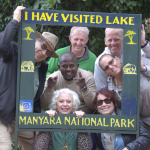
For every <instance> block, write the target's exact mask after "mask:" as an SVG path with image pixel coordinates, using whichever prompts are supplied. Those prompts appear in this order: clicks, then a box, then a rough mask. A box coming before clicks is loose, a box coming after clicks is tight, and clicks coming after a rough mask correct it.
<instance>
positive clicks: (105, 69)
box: [103, 58, 114, 72]
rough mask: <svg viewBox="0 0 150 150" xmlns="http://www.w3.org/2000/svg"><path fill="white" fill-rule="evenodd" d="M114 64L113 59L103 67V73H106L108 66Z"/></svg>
mask: <svg viewBox="0 0 150 150" xmlns="http://www.w3.org/2000/svg"><path fill="white" fill-rule="evenodd" d="M113 64H114V58H112V59H111V60H110V61H109V62H108V65H106V66H105V67H104V69H103V70H104V72H107V71H108V69H109V65H113Z"/></svg>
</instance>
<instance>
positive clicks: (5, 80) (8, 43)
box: [0, 6, 58, 150]
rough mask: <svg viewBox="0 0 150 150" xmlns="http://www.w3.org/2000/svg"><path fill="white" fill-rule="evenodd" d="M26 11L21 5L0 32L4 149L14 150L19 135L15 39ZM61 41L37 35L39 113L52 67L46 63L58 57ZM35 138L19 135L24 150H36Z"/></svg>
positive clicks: (1, 142)
mask: <svg viewBox="0 0 150 150" xmlns="http://www.w3.org/2000/svg"><path fill="white" fill-rule="evenodd" d="M24 9H25V7H23V6H18V7H17V8H16V10H15V11H14V16H13V20H11V21H10V22H9V23H8V25H7V26H6V28H5V29H4V31H3V32H0V79H1V80H0V150H11V149H12V147H11V144H12V141H11V136H12V137H14V135H15V111H16V110H15V109H16V108H15V107H16V85H17V84H16V82H17V59H18V58H17V56H18V47H17V44H16V43H15V42H14V41H12V39H13V37H14V35H15V33H16V31H17V30H18V28H19V22H20V21H21V11H22V10H24ZM57 42H58V37H57V36H55V35H54V34H52V33H49V32H44V33H43V34H40V33H39V32H36V39H35V66H34V68H35V70H34V112H36V113H39V112H40V111H41V106H40V95H41V94H42V92H43V88H44V82H45V77H46V72H47V67H48V66H47V64H45V63H43V62H42V61H43V60H44V59H45V58H47V57H54V58H57V57H58V56H57V54H56V53H55V52H54V48H55V46H56V44H57ZM29 86H30V85H29ZM8 106H10V107H8ZM34 138H35V135H34V132H31V131H19V132H18V142H19V145H20V146H21V148H22V150H33V142H34Z"/></svg>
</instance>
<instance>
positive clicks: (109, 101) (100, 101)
mask: <svg viewBox="0 0 150 150" xmlns="http://www.w3.org/2000/svg"><path fill="white" fill-rule="evenodd" d="M103 102H105V104H110V103H111V102H112V99H111V98H110V97H108V98H105V99H104V100H97V106H101V105H103Z"/></svg>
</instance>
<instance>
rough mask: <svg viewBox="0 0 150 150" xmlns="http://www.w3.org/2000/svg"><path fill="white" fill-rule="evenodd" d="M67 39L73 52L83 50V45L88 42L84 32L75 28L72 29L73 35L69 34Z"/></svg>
mask: <svg viewBox="0 0 150 150" xmlns="http://www.w3.org/2000/svg"><path fill="white" fill-rule="evenodd" d="M69 40H70V42H71V45H72V47H71V51H72V52H73V53H75V54H76V53H81V52H82V51H84V47H85V45H86V43H87V42H88V39H87V38H86V33H85V32H82V33H80V34H79V33H78V30H77V29H75V30H74V31H73V36H72V37H71V36H69Z"/></svg>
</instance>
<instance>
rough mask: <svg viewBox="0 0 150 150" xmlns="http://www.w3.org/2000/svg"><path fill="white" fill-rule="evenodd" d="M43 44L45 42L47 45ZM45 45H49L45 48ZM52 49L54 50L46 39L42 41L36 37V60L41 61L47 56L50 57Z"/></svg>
mask: <svg viewBox="0 0 150 150" xmlns="http://www.w3.org/2000/svg"><path fill="white" fill-rule="evenodd" d="M43 44H45V45H46V46H45V45H43ZM42 45H43V46H42ZM45 47H47V49H45ZM51 51H52V49H51V47H50V46H49V44H48V43H47V42H46V41H43V43H41V42H39V41H38V40H37V39H36V41H35V62H40V61H43V60H44V59H46V58H47V57H50V55H51Z"/></svg>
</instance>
